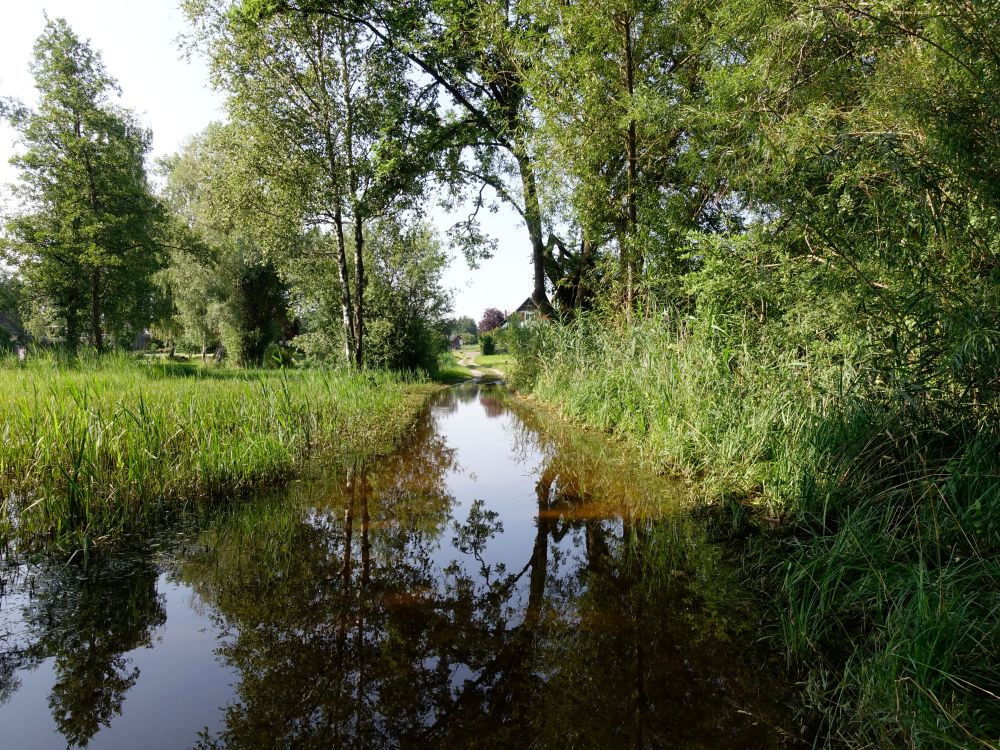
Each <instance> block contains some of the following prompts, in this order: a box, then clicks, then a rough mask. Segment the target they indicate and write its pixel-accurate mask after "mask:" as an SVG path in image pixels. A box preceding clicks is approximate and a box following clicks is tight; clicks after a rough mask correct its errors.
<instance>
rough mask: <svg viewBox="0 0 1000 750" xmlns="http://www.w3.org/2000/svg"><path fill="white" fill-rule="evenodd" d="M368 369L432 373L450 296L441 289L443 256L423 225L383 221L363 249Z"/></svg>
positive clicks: (445, 262) (430, 229) (442, 337)
mask: <svg viewBox="0 0 1000 750" xmlns="http://www.w3.org/2000/svg"><path fill="white" fill-rule="evenodd" d="M367 252H368V254H369V261H368V268H369V278H368V286H367V288H366V289H365V307H366V309H367V310H368V312H367V316H368V321H369V323H368V337H369V340H368V364H369V365H370V366H373V367H383V368H389V369H393V370H423V371H424V372H427V373H431V374H433V373H434V372H435V370H436V368H437V363H438V355H439V354H440V353H441V352H442V351H443V347H444V343H445V337H444V335H443V329H444V316H445V313H446V312H447V311H448V309H449V308H450V307H451V297H450V295H449V294H448V293H447V292H446V291H445V290H444V288H443V287H442V286H441V277H442V274H443V273H444V269H445V267H446V266H447V264H448V256H447V254H446V253H445V252H444V250H443V248H442V247H441V245H440V243H439V242H438V240H437V238H436V236H435V234H434V231H433V229H432V228H431V227H430V226H429V225H427V224H422V223H421V224H417V225H415V226H409V227H408V226H401V225H400V224H399V223H398V222H393V221H388V220H382V221H380V222H378V223H377V224H374V225H373V228H372V231H371V232H370V233H369V242H368V244H367Z"/></svg>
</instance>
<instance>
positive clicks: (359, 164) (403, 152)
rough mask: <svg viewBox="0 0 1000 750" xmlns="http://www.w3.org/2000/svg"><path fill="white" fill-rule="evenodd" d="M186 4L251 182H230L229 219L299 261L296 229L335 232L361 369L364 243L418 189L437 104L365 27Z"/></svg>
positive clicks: (430, 153)
mask: <svg viewBox="0 0 1000 750" xmlns="http://www.w3.org/2000/svg"><path fill="white" fill-rule="evenodd" d="M184 7H185V10H186V12H187V14H188V17H189V18H190V19H191V20H192V22H193V23H194V25H195V27H196V35H197V38H198V41H199V43H201V44H202V45H203V46H204V48H205V50H206V51H207V53H208V55H209V58H210V60H211V63H212V66H213V70H214V73H215V75H216V77H217V82H218V83H220V84H221V85H222V86H224V87H225V88H226V89H227V90H228V92H229V94H230V97H229V112H230V117H231V119H232V122H233V127H235V128H236V129H238V130H239V132H240V142H239V151H240V154H239V156H240V161H241V162H242V166H241V169H245V170H248V171H249V172H250V174H252V175H253V177H252V178H251V179H246V175H241V176H240V177H242V179H240V178H237V179H235V180H233V181H232V182H231V186H232V187H233V188H234V199H235V201H234V213H237V214H239V215H240V218H241V219H242V220H243V221H244V222H246V223H248V224H250V225H253V226H256V227H258V228H259V229H260V230H262V231H264V232H265V233H267V234H270V235H272V236H273V237H274V238H275V241H274V242H271V243H270V244H271V246H272V248H273V249H274V250H275V251H278V250H279V249H281V248H283V249H285V250H286V252H287V251H289V250H290V254H298V253H299V252H300V248H299V246H298V243H297V242H296V241H295V240H296V239H297V238H298V237H299V236H300V235H301V229H302V228H303V227H308V228H310V229H314V230H316V231H320V232H330V233H331V234H332V238H331V239H332V241H333V243H335V253H334V254H333V257H332V258H330V257H329V256H327V257H328V260H329V261H333V259H335V263H333V262H331V263H330V267H331V268H333V269H335V270H336V272H337V278H338V282H339V283H338V292H339V297H340V299H339V303H340V308H341V310H340V312H341V316H340V318H341V323H342V325H343V330H344V335H343V338H342V342H343V344H344V350H345V355H346V357H347V359H348V360H349V361H351V362H353V363H354V364H355V366H358V367H360V366H362V364H363V363H364V351H365V349H364V346H365V345H364V338H365V332H366V328H367V325H368V321H367V317H366V314H365V296H366V295H365V290H366V286H367V277H366V269H365V243H366V238H367V235H368V233H369V231H370V230H371V228H372V224H373V222H375V221H376V220H378V219H379V218H380V217H384V216H387V215H389V214H391V213H393V212H401V211H404V210H406V209H407V208H411V207H412V206H413V203H414V200H415V198H416V197H417V196H418V195H419V194H420V193H421V191H422V188H423V184H422V182H421V179H420V178H421V177H423V176H424V175H425V174H426V172H427V171H428V170H429V169H430V166H431V164H432V163H433V158H434V156H435V153H436V151H435V149H434V148H431V147H430V146H431V144H430V143H428V139H429V138H432V137H433V131H434V125H435V123H436V121H437V114H436V110H435V107H434V106H433V102H432V101H431V100H430V99H429V98H428V97H426V96H425V95H424V94H423V92H422V91H421V88H420V87H419V86H418V85H417V84H416V83H415V82H414V81H413V80H411V78H410V77H409V76H407V75H406V74H405V64H406V63H405V57H404V56H403V55H402V54H401V53H400V52H399V51H397V50H395V49H394V48H393V47H392V46H391V45H388V44H386V43H385V40H384V39H382V38H380V37H379V36H378V35H377V34H373V33H372V32H371V31H370V30H369V29H367V28H366V27H364V26H361V25H357V24H351V23H348V22H346V21H344V20H343V19H341V18H338V17H336V16H332V15H323V14H297V13H277V12H270V10H273V9H267V8H262V7H260V4H258V3H243V2H230V1H229V0H189V1H188V2H186V3H184ZM290 238H291V240H290ZM349 249H350V252H348V250H349ZM349 263H350V265H351V268H349V267H348V266H349ZM350 272H353V273H352V274H351V273H350ZM352 275H353V278H352Z"/></svg>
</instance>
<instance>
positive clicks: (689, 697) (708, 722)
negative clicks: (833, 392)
mask: <svg viewBox="0 0 1000 750" xmlns="http://www.w3.org/2000/svg"><path fill="white" fill-rule="evenodd" d="M474 401H478V405H479V407H481V411H482V412H483V413H485V414H486V416H487V417H489V418H491V419H498V418H500V417H503V416H505V415H506V417H507V420H508V421H507V424H506V425H505V426H504V429H505V431H506V436H507V438H508V441H509V443H510V444H511V445H512V446H513V450H512V453H511V456H510V458H509V459H507V458H505V457H502V456H498V457H497V458H496V460H497V461H502V460H511V463H512V464H513V465H512V466H511V467H510V468H511V469H514V467H516V466H519V467H520V468H521V469H522V471H523V475H524V476H526V477H529V478H530V480H529V481H530V484H529V485H528V486H530V487H531V488H532V490H533V496H534V497H533V502H534V508H533V511H534V513H533V515H534V517H535V521H534V523H533V526H534V529H533V533H532V538H531V539H530V544H527V545H522V546H523V553H522V554H523V556H522V558H520V559H519V558H516V557H513V556H511V555H510V554H505V553H506V552H509V550H505V549H503V548H502V545H501V550H500V553H499V554H498V553H497V552H496V550H495V549H494V548H495V547H496V546H497V545H498V543H500V542H501V540H502V538H503V535H504V531H505V529H504V518H503V515H504V514H503V513H502V512H501V511H498V510H496V509H493V508H491V507H490V505H489V504H488V503H487V502H486V501H484V500H483V499H480V498H468V499H467V501H466V502H459V501H456V498H455V497H454V496H453V495H452V494H449V491H448V482H447V475H448V474H449V472H455V471H461V467H460V466H458V463H457V462H458V458H459V457H458V456H456V455H455V453H454V452H453V451H452V450H450V449H449V448H448V447H447V446H446V445H445V443H444V442H442V441H441V439H440V435H441V433H442V430H441V429H440V422H441V421H442V417H444V416H445V415H451V414H455V413H456V412H457V411H458V410H459V409H460V407H462V406H463V405H467V404H472V403H474ZM533 419H534V418H533V417H531V416H530V415H529V414H527V413H522V417H521V418H520V419H518V418H516V417H513V416H512V414H511V410H510V409H509V408H508V406H507V405H506V404H505V403H504V400H503V398H502V393H501V392H500V391H498V390H494V389H490V390H480V391H479V392H477V391H476V390H475V389H473V388H466V389H453V390H452V391H450V392H449V394H448V396H447V397H445V398H444V399H442V401H441V402H439V404H438V405H437V407H436V408H435V419H434V422H436V423H437V424H436V425H435V429H433V430H430V431H428V432H426V433H425V434H423V435H420V436H418V439H417V440H414V441H413V442H412V443H411V446H410V448H409V449H408V450H405V451H403V452H402V453H401V454H399V455H398V456H396V457H394V458H393V459H392V460H390V461H388V462H384V463H380V464H378V465H376V466H374V467H372V468H371V469H369V470H362V469H358V470H356V471H355V472H353V473H352V474H351V475H350V476H349V477H348V479H347V481H346V482H344V483H343V484H342V485H341V486H339V487H336V486H334V487H329V486H327V487H324V488H322V489H323V490H324V492H323V493H321V494H320V495H319V496H313V497H311V498H310V500H309V503H308V504H307V505H308V506H309V507H310V508H311V510H310V511H309V512H308V513H305V514H303V515H302V516H301V517H300V519H299V520H298V522H297V523H296V524H295V525H294V528H293V529H292V530H290V531H289V532H286V533H288V534H289V535H288V536H286V537H283V538H285V539H286V541H285V542H283V543H282V548H288V549H294V550H295V553H294V555H289V556H287V557H284V558H280V559H276V558H275V556H274V555H273V554H269V553H268V550H269V549H271V548H272V547H273V544H274V539H275V537H274V535H273V533H272V531H271V529H270V528H269V527H268V526H267V525H257V526H254V527H253V528H256V529H258V530H259V532H260V533H248V532H247V529H248V528H249V527H250V525H249V524H247V523H245V522H241V521H240V519H239V518H234V519H231V520H230V521H229V524H228V525H226V526H223V527H220V528H217V529H215V530H213V531H212V532H210V534H209V536H208V538H207V539H206V541H205V543H204V544H203V545H202V549H203V554H201V555H196V556H193V557H191V558H189V559H188V560H187V561H186V562H185V564H184V566H183V571H182V575H183V576H184V578H185V580H187V581H189V582H190V583H191V584H192V585H193V586H195V588H196V589H197V590H199V591H202V592H211V593H210V594H209V596H210V597H211V601H212V602H213V604H214V605H215V606H216V607H217V608H218V613H219V618H220V624H221V625H223V626H224V628H225V631H226V633H227V635H228V638H227V642H226V643H225V645H223V646H222V647H220V649H219V655H220V657H221V658H223V659H224V660H226V661H227V662H228V663H230V664H231V665H233V666H235V667H236V668H237V669H238V671H239V672H240V673H241V674H242V682H241V684H240V686H239V699H238V700H237V701H234V703H233V704H232V705H231V706H230V707H229V709H228V711H227V715H226V727H225V729H224V730H222V731H221V732H219V733H216V734H214V735H211V736H209V735H207V734H206V735H204V736H203V738H202V743H201V746H202V747H213V748H221V747H247V746H251V747H258V746H259V747H264V746H268V747H271V746H275V745H283V746H288V745H295V746H297V747H330V746H338V747H339V746H359V747H396V746H404V747H405V746H428V745H432V746H439V747H466V746H476V747H490V746H495V747H519V746H527V745H533V746H542V747H550V746H551V747H555V746H558V747H566V746H571V747H613V746H632V747H655V746H664V745H678V744H682V745H685V746H691V747H697V746H714V747H723V746H726V747H729V746H733V745H744V746H754V747H759V746H761V745H768V744H771V745H774V744H776V736H775V734H774V733H773V732H772V730H771V729H770V727H769V726H768V724H767V722H766V720H767V717H766V716H765V715H764V714H763V713H762V711H761V709H759V707H758V706H757V703H758V702H759V701H758V698H759V688H760V685H759V681H758V680H755V679H753V678H752V677H751V675H750V674H749V672H748V671H747V670H741V669H740V668H739V667H738V666H736V665H737V664H738V660H735V659H734V657H735V656H736V655H737V654H736V650H735V647H734V641H733V640H732V637H733V636H734V635H735V634H736V633H737V632H738V628H737V627H734V624H735V623H734V621H733V618H734V616H736V615H737V614H738V613H739V608H738V607H735V608H734V607H733V605H732V602H731V601H729V600H727V599H726V595H727V588H726V586H725V585H724V584H723V583H722V582H721V581H720V580H719V576H718V575H716V574H715V572H714V570H713V569H714V568H715V567H716V566H717V563H718V561H717V560H716V559H715V556H714V554H713V553H712V551H711V550H710V549H709V548H708V547H707V546H706V545H703V544H701V543H700V542H698V541H697V540H696V538H695V536H694V535H693V530H692V529H691V528H690V527H689V526H688V525H687V523H686V522H685V521H683V520H676V521H674V522H670V521H664V520H663V519H662V518H661V519H659V520H656V519H654V518H653V517H652V516H651V515H650V514H649V512H648V511H649V509H650V506H651V505H652V503H653V501H654V500H655V501H657V504H658V505H660V504H661V501H662V498H659V497H656V496H655V495H654V494H651V493H659V494H662V493H663V492H666V491H669V488H668V487H667V486H665V485H664V484H662V483H658V482H655V481H654V480H650V479H648V478H646V479H645V483H644V481H643V480H642V479H638V478H635V477H634V476H632V475H631V474H630V473H629V472H627V471H626V468H625V467H623V466H618V467H614V466H613V465H612V466H609V464H608V462H607V459H606V458H605V459H601V458H600V456H599V454H600V453H601V452H606V451H604V450H601V449H604V448H605V447H606V446H605V444H604V443H603V442H602V441H600V440H590V441H589V443H588V441H586V440H585V441H584V444H581V443H580V442H579V440H577V441H576V442H573V441H567V440H566V439H565V436H560V435H559V434H558V433H557V432H554V431H552V430H548V431H545V432H541V433H540V432H538V430H539V429H540V427H541V425H539V424H538V423H537V422H536V421H533ZM468 452H469V451H468V450H466V447H465V446H463V450H462V452H461V454H460V455H461V457H462V458H465V456H466V455H467V454H468ZM595 469H597V470H595ZM609 469H612V470H609ZM312 489H313V490H314V491H315V490H317V489H318V487H317V486H315V485H314V486H313V487H312ZM513 501H514V498H511V502H513ZM278 512H279V514H280V513H281V512H283V511H281V510H280V509H279V511H278ZM252 513H253V515H255V516H256V515H257V511H253V512H252ZM449 514H451V515H453V516H454V519H452V520H451V521H450V523H449ZM265 515H266V512H265ZM226 550H230V552H225V551H226ZM491 552H492V553H493V554H491ZM234 565H235V569H234ZM706 566H707V567H706ZM729 593H731V592H729Z"/></svg>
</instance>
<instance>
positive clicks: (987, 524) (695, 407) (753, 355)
mask: <svg viewBox="0 0 1000 750" xmlns="http://www.w3.org/2000/svg"><path fill="white" fill-rule="evenodd" d="M751 330H752V329H751ZM767 340H768V339H767V337H763V336H759V335H758V336H757V337H756V338H754V337H752V336H750V335H747V333H746V331H745V330H741V329H740V327H739V326H738V325H733V324H732V323H730V324H729V325H716V324H714V323H713V322H712V321H683V322H681V321H677V320H670V319H667V318H657V319H653V320H649V319H647V320H645V321H642V322H641V323H638V324H636V325H632V326H624V325H621V326H616V325H614V324H612V323H608V322H607V321H603V320H598V319H587V318H584V319H582V320H580V321H577V322H576V323H574V324H573V325H571V326H568V327H566V326H556V325H543V326H539V327H536V328H534V329H533V330H532V331H530V332H524V331H522V332H520V333H518V334H515V335H514V336H513V337H512V340H511V346H512V348H513V350H514V352H515V355H516V357H517V367H516V368H515V371H514V373H513V382H514V383H515V385H516V386H518V387H519V388H521V389H522V390H526V391H530V392H531V393H533V394H534V395H535V396H536V397H538V398H541V399H543V400H545V401H547V402H550V403H552V404H554V405H555V406H557V407H558V408H559V409H560V410H561V412H562V413H563V414H564V415H566V416H568V417H570V418H573V419H576V420H578V421H581V422H584V423H586V424H589V425H592V426H595V427H599V428H602V429H605V430H607V431H610V432H613V433H615V434H617V435H618V436H619V437H620V438H621V439H622V440H624V441H626V442H628V443H629V444H630V445H631V447H632V448H633V449H634V450H635V451H636V452H637V453H638V454H639V455H641V456H642V458H643V459H644V460H645V461H646V462H647V463H648V464H649V465H650V466H652V467H653V468H655V469H658V470H661V471H668V472H672V473H675V474H679V475H682V476H686V477H687V478H688V479H689V480H690V481H691V482H692V485H693V486H694V487H695V488H696V489H697V491H698V492H699V494H701V495H702V496H703V497H705V498H707V499H709V500H713V501H715V505H716V507H717V508H718V509H719V510H720V511H721V513H720V514H719V516H721V517H722V518H725V519H731V521H732V526H733V528H734V529H736V530H738V531H739V532H740V536H741V537H742V536H746V535H749V542H748V543H747V546H746V548H745V551H746V553H747V554H746V560H747V571H748V576H749V577H750V578H751V583H752V584H753V585H755V586H758V587H759V588H760V589H761V591H762V592H764V593H766V594H767V596H768V597H769V598H772V599H773V601H774V602H775V606H776V609H777V610H778V614H779V619H780V623H781V624H780V638H781V642H782V644H783V645H784V648H785V650H786V653H787V655H788V658H789V661H790V662H791V664H792V665H793V666H794V667H796V668H798V669H800V670H801V674H802V679H803V684H804V690H803V693H804V696H805V703H804V709H805V710H804V711H803V722H812V724H811V725H810V726H809V729H808V730H807V737H808V739H809V740H810V741H811V742H812V743H814V744H816V745H818V746H841V745H846V746H850V747H880V748H897V747H911V748H924V747H927V748H930V747H963V748H997V747H1000V658H998V654H1000V521H998V519H1000V414H998V413H997V408H996V407H995V406H991V405H989V404H979V405H976V406H975V407H974V408H970V407H969V406H968V405H966V404H958V403H956V404H948V403H945V402H944V401H943V400H941V399H937V400H934V399H925V400H922V401H919V402H916V401H913V400H907V399H903V398H895V397H894V396H893V394H892V393H891V392H889V391H888V390H887V389H885V388H883V389H881V390H879V389H878V388H874V387H866V386H865V383H866V381H867V382H868V383H871V382H872V381H874V380H875V379H874V378H871V377H869V376H867V374H863V373H859V372H858V371H857V370H855V368H854V367H852V366H851V365H850V364H849V363H850V356H849V352H846V351H844V350H841V351H836V350H829V349H828V350H823V349H819V348H818V349H817V350H816V351H804V350H802V349H801V348H796V349H795V350H794V351H788V350H782V349H780V348H777V347H773V346H769V345H768V344H767Z"/></svg>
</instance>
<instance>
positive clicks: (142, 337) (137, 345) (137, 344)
mask: <svg viewBox="0 0 1000 750" xmlns="http://www.w3.org/2000/svg"><path fill="white" fill-rule="evenodd" d="M152 338H153V337H152V336H151V335H150V333H149V331H139V333H137V334H136V335H135V338H134V339H132V347H131V349H132V351H134V352H144V351H146V350H147V349H148V348H149V342H150V340H151V339H152Z"/></svg>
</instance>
